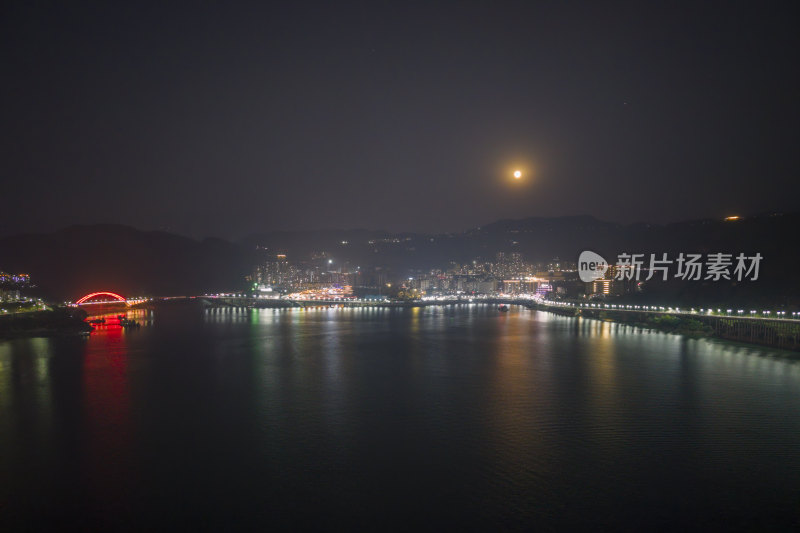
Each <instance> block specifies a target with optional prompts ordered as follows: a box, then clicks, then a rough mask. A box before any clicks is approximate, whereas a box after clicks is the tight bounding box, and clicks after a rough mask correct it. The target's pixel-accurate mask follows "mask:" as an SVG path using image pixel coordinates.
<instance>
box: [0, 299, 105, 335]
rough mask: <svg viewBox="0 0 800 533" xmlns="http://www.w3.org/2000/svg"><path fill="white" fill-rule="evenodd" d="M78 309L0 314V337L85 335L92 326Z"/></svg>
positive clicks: (84, 314)
mask: <svg viewBox="0 0 800 533" xmlns="http://www.w3.org/2000/svg"><path fill="white" fill-rule="evenodd" d="M85 318H86V313H85V312H84V311H82V310H80V309H67V308H63V307H61V308H55V309H50V310H47V311H32V312H30V313H15V314H10V315H2V316H0V339H4V340H5V339H19V338H27V337H69V336H76V335H85V334H87V333H89V332H90V331H92V326H90V325H89V324H87V323H86V322H85V321H84V319H85Z"/></svg>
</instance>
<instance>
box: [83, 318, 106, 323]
mask: <svg viewBox="0 0 800 533" xmlns="http://www.w3.org/2000/svg"><path fill="white" fill-rule="evenodd" d="M87 322H89V324H105V323H106V319H105V318H93V319H92V320H88V321H87Z"/></svg>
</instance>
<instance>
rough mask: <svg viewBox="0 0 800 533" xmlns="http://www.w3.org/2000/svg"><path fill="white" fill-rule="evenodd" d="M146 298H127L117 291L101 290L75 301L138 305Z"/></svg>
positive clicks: (88, 303)
mask: <svg viewBox="0 0 800 533" xmlns="http://www.w3.org/2000/svg"><path fill="white" fill-rule="evenodd" d="M146 300H147V299H146V298H130V299H129V298H125V297H124V296H122V295H120V294H117V293H115V292H109V291H100V292H92V293H89V294H87V295H86V296H84V297H83V298H81V299H79V300H78V301H77V302H75V305H98V304H125V305H129V306H130V305H136V304H138V303H142V302H144V301H146Z"/></svg>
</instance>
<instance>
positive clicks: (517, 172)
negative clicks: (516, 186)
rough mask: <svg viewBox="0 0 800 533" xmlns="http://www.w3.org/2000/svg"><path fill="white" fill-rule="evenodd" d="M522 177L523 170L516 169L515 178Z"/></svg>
mask: <svg viewBox="0 0 800 533" xmlns="http://www.w3.org/2000/svg"><path fill="white" fill-rule="evenodd" d="M521 177H522V172H521V171H519V170H515V171H514V178H516V179H520V178H521Z"/></svg>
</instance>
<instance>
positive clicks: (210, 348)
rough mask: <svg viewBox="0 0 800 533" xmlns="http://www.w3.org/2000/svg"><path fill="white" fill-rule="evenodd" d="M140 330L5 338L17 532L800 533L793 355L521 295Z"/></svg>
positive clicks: (1, 409)
mask: <svg viewBox="0 0 800 533" xmlns="http://www.w3.org/2000/svg"><path fill="white" fill-rule="evenodd" d="M131 316H134V315H131ZM135 318H136V320H139V321H140V322H142V327H140V328H138V329H130V330H122V329H119V328H114V327H108V328H105V329H102V328H101V329H98V330H97V331H95V332H94V333H92V335H91V336H89V337H87V338H80V337H64V338H49V339H45V338H33V339H16V340H10V341H1V342H0V529H2V530H3V531H15V530H18V529H22V528H26V529H31V530H36V529H48V528H58V529H65V528H66V527H67V526H76V527H79V528H81V529H83V530H98V531H99V530H103V531H110V530H143V529H152V528H159V529H162V528H172V529H181V530H203V529H208V530H219V529H247V530H250V529H260V530H266V529H267V528H281V527H282V528H292V529H300V528H302V527H314V528H317V529H340V528H343V527H348V528H369V529H375V530H382V529H390V528H397V527H403V528H408V529H410V528H416V529H441V528H448V529H450V528H452V529H491V530H493V529H509V530H523V529H530V528H533V527H535V528H536V529H537V530H543V531H547V530H559V531H562V530H565V529H567V528H572V529H580V530H587V531H588V530H591V531H597V530H620V529H628V530H654V529H655V530H685V529H686V528H698V529H710V528H712V527H715V526H720V525H723V526H727V529H757V530H765V529H790V528H797V527H798V526H800V452H799V451H798V445H800V361H798V360H797V359H796V357H795V354H791V353H789V352H781V351H778V350H771V349H767V348H761V347H754V346H746V345H738V344H733V343H729V342H725V341H720V340H713V339H691V338H686V337H682V336H679V335H672V334H665V333H659V332H654V331H647V330H644V331H643V330H640V329H636V328H633V327H630V326H626V325H621V324H614V323H609V322H602V321H598V320H592V319H582V318H567V317H559V316H555V315H552V314H549V313H546V312H540V311H529V310H526V309H524V308H521V307H517V306H512V308H511V311H510V312H507V313H501V312H498V311H497V309H495V308H494V307H493V306H489V305H463V306H459V307H426V308H404V309H379V308H367V309H341V308H318V309H307V310H302V309H262V310H247V309H230V308H229V309H211V310H201V309H199V308H194V307H191V306H187V307H182V306H175V307H174V308H164V309H159V310H156V311H153V312H151V311H138V312H137V314H136V315H135Z"/></svg>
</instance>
